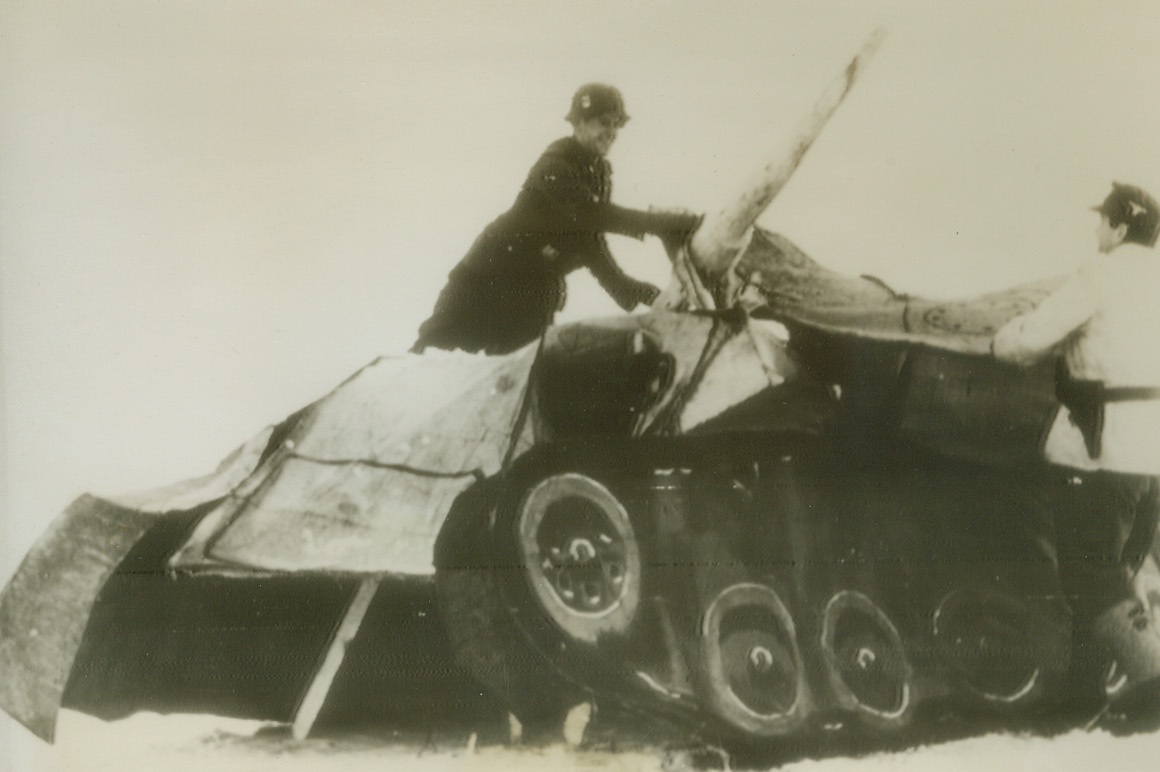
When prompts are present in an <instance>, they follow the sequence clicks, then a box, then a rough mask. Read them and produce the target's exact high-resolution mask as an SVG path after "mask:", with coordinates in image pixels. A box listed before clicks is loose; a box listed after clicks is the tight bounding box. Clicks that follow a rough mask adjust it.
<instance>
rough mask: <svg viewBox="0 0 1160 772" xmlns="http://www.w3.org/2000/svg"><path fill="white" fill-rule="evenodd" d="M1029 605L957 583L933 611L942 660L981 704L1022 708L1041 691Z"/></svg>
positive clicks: (1005, 707) (1041, 672)
mask: <svg viewBox="0 0 1160 772" xmlns="http://www.w3.org/2000/svg"><path fill="white" fill-rule="evenodd" d="M1034 624H1035V622H1034V620H1033V615H1032V614H1031V609H1030V608H1029V607H1028V605H1027V604H1026V603H1024V602H1023V601H1021V600H1020V599H1018V598H1016V597H1014V596H1011V595H1006V594H1003V593H999V592H994V591H988V590H976V589H959V590H955V591H953V592H951V593H948V594H947V595H946V597H944V598H943V600H942V602H941V603H939V606H938V608H937V609H936V610H935V613H934V617H933V629H934V638H935V642H936V645H937V647H938V650H939V653H940V655H941V656H942V659H943V661H944V662H945V663H946V664H947V666H948V667H949V668H950V670H951V672H952V673H953V674H954V675H955V677H956V679H957V680H958V681H959V682H960V683H961V684H962V685H963V686H964V687H965V688H966V689H967V691H968V692H969V693H970V694H971V695H973V696H974V697H975V698H976V700H977V701H978V702H980V703H981V704H983V705H985V706H987V707H990V708H993V709H995V710H999V711H1004V712H1005V711H1010V710H1021V709H1023V708H1026V707H1028V706H1030V705H1031V704H1033V703H1035V702H1036V701H1038V699H1039V698H1040V697H1041V696H1042V693H1043V682H1044V673H1043V668H1042V667H1041V663H1040V662H1039V661H1038V658H1037V656H1036V650H1037V648H1038V647H1037V646H1036V631H1035V630H1034V629H1033V625H1034Z"/></svg>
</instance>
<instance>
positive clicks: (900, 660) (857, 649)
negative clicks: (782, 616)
mask: <svg viewBox="0 0 1160 772" xmlns="http://www.w3.org/2000/svg"><path fill="white" fill-rule="evenodd" d="M822 652H823V654H824V655H825V660H826V665H827V667H828V669H829V675H830V683H831V685H832V686H833V687H834V691H835V692H836V693H837V695H838V698H839V700H840V701H841V702H842V703H843V704H844V705H845V706H846V708H847V709H852V710H854V711H855V712H856V713H857V714H858V715H859V716H860V717H862V718H863V719H866V720H868V721H870V722H871V723H873V724H876V725H878V726H887V727H889V726H893V725H901V724H903V723H904V722H905V720H906V718H907V716H908V715H909V711H910V706H911V680H912V677H913V672H912V670H911V667H910V663H909V661H908V659H907V657H906V651H905V649H904V648H903V646H902V639H901V637H900V636H899V635H898V630H897V629H896V628H895V627H894V624H893V623H892V622H891V621H890V619H889V617H887V616H886V614H885V613H884V612H883V611H882V609H880V608H879V607H878V606H877V605H875V603H874V602H873V601H872V600H870V599H869V598H868V597H866V596H865V595H863V594H862V593H860V592H854V591H844V592H839V593H837V594H836V595H834V596H833V597H832V598H830V600H829V602H828V603H827V604H826V609H825V612H824V613H823V616H822Z"/></svg>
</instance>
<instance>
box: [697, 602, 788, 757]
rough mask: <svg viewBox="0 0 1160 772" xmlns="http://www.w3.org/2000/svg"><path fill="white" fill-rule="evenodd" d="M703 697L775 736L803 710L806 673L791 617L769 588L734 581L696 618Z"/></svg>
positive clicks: (750, 729)
mask: <svg viewBox="0 0 1160 772" xmlns="http://www.w3.org/2000/svg"><path fill="white" fill-rule="evenodd" d="M700 633H701V666H702V671H703V679H702V680H703V685H702V690H703V694H702V697H703V698H704V699H705V701H706V702H707V703H708V704H709V706H710V708H711V709H712V710H713V712H714V713H715V714H716V715H717V716H718V717H720V718H722V719H724V720H725V721H726V722H727V723H729V724H730V725H732V726H733V727H735V728H737V729H741V730H743V731H744V732H746V733H749V734H753V735H757V736H762V737H776V736H780V735H784V734H787V733H789V732H791V731H792V730H794V729H795V728H796V727H797V726H798V725H799V724H800V723H801V719H802V715H803V713H804V710H803V706H804V702H805V677H804V676H805V673H804V668H803V667H802V661H801V654H800V652H799V650H798V646H797V641H796V637H795V636H796V633H795V630H794V624H793V619H792V618H791V617H790V614H789V611H787V610H786V608H785V605H784V604H783V603H782V602H781V599H780V598H779V597H778V595H777V593H776V592H774V591H773V590H772V589H771V588H769V587H766V586H764V585H759V584H735V585H732V586H730V587H728V588H726V589H725V590H723V591H722V592H721V593H719V594H718V595H717V596H716V597H715V598H714V599H713V601H712V602H711V603H710V604H709V607H708V609H707V610H706V612H705V615H704V617H703V618H702V623H701V631H700Z"/></svg>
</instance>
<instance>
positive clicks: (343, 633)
mask: <svg viewBox="0 0 1160 772" xmlns="http://www.w3.org/2000/svg"><path fill="white" fill-rule="evenodd" d="M378 589H379V580H378V578H376V577H371V578H368V579H364V580H363V581H362V583H361V584H359V588H358V591H357V592H356V593H355V594H354V597H353V598H352V599H351V601H350V605H349V606H347V609H346V613H345V614H344V615H343V617H342V621H341V622H340V623H339V625H338V628H337V629H336V630H335V631H334V638H333V639H332V640H331V642H330V646H329V648H327V650H326V656H325V658H324V659H323V660H322V664H321V665H320V666H319V668H318V672H317V673H315V674H314V678H313V679H312V680H311V682H310V686H309V687H308V688H307V689H306V693H305V694H304V695H303V697H302V702H301V703H299V705H298V709H297V710H296V711H295V712H294V723H293V724H292V726H291V734H293V736H294V739H295V740H302V739H304V738H305V737H306V735H308V734H309V733H310V729H311V727H313V726H314V721H315V719H317V718H318V712H319V711H320V710H322V705H323V703H324V702H325V701H326V695H327V694H328V693H329V692H330V687H331V684H333V683H334V677H335V676H336V675H338V669H339V667H341V666H342V661H343V659H345V657H346V646H347V644H348V643H350V642H351V640H353V639H354V637H355V635H356V634H357V633H358V630H359V627H360V626H361V625H362V621H363V618H364V617H365V616H366V613H367V609H369V608H370V605H371V600H373V599H374V597H375V592H376V591H377V590H378Z"/></svg>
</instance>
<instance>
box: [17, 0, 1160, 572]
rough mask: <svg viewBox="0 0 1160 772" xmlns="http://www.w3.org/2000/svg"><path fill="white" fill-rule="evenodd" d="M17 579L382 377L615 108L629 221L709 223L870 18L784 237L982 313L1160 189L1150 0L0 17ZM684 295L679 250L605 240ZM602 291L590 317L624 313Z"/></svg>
mask: <svg viewBox="0 0 1160 772" xmlns="http://www.w3.org/2000/svg"><path fill="white" fill-rule="evenodd" d="M0 18H2V24H3V26H2V32H0V223H2V227H0V293H2V294H0V301H2V302H0V335H2V339H0V340H2V347H0V352H2V355H3V359H2V365H3V382H2V386H3V399H4V401H3V408H4V410H3V416H2V418H3V440H4V445H3V452H4V454H5V455H4V457H3V465H2V466H0V469H2V470H3V471H4V473H5V475H4V479H3V482H4V484H5V487H4V490H3V504H4V505H5V509H4V512H3V519H2V520H0V525H3V528H4V530H2V531H0V535H3V539H2V541H3V543H4V555H3V560H4V562H3V566H4V569H5V570H4V571H3V575H4V576H7V575H8V573H10V571H11V570H12V568H13V567H14V565H15V562H16V561H17V560H18V559H19V557H20V556H21V555H23V553H24V552H25V550H26V549H27V547H28V544H29V543H30V542H31V540H32V539H34V538H35V537H36V536H37V535H38V534H39V533H40V532H41V531H42V530H43V527H44V525H45V523H46V522H47V520H48V519H49V518H51V517H52V516H53V515H55V513H56V512H58V511H59V510H60V509H61V508H62V507H63V506H65V505H66V504H67V503H68V501H70V500H71V499H72V498H73V497H75V496H76V495H77V494H79V493H81V492H82V491H85V490H92V491H98V492H117V491H122V490H127V489H135V488H140V487H150V486H154V485H159V484H163V483H167V482H171V481H175V480H178V479H183V478H185V477H189V476H193V475H197V474H201V473H204V472H206V471H208V470H209V469H211V468H212V467H213V466H214V465H216V463H217V461H218V460H219V459H220V458H222V457H223V456H224V455H225V454H226V453H227V452H229V451H230V450H231V449H232V448H234V447H235V446H236V445H238V444H239V443H240V442H241V441H243V440H244V439H246V438H247V437H249V436H251V435H252V434H254V433H256V432H257V431H259V430H260V429H261V428H262V427H263V426H265V425H267V424H269V423H271V422H274V421H277V420H279V419H281V418H282V417H284V416H285V415H287V414H288V413H290V412H292V411H293V410H296V409H297V408H299V407H300V406H302V405H303V404H305V403H307V402H309V401H311V400H313V399H315V398H317V397H318V396H321V395H322V394H323V393H325V392H326V391H328V390H329V389H330V388H332V387H333V386H334V385H336V384H337V383H338V382H339V381H341V380H342V379H343V378H345V377H346V376H348V375H349V374H350V373H351V372H353V371H354V370H355V369H356V368H358V367H360V366H361V365H363V364H365V363H367V362H369V361H370V360H371V359H373V358H374V357H376V356H377V355H380V354H385V353H395V352H400V351H403V350H405V348H406V347H407V346H408V345H409V344H410V342H411V340H412V339H413V335H414V330H415V328H416V326H417V325H418V323H419V322H420V321H421V320H422V319H423V318H424V317H425V315H426V314H427V313H428V311H429V310H430V307H431V304H432V302H433V301H434V298H435V295H436V293H437V292H438V289H439V287H440V286H441V284H442V281H443V277H444V276H445V274H446V272H447V271H448V270H449V269H450V268H451V267H452V266H453V265H454V263H455V262H456V261H457V260H458V259H459V257H460V256H461V255H462V254H463V252H464V251H465V250H466V248H467V247H468V246H469V244H470V243H471V241H472V239H473V238H474V236H475V234H476V233H477V232H478V231H479V229H480V228H481V227H482V226H483V225H485V224H486V223H487V222H488V221H489V220H490V219H491V218H492V217H494V216H495V215H497V214H498V213H500V212H501V211H503V210H504V209H505V208H506V207H507V206H508V205H509V203H510V202H511V200H512V198H513V197H514V195H515V193H516V190H517V189H518V186H519V184H520V182H521V181H522V179H523V176H524V174H525V173H526V171H527V169H528V167H529V165H530V164H531V163H532V162H533V161H534V160H535V158H536V157H537V156H538V154H539V153H540V151H541V150H542V149H543V147H544V146H545V145H546V144H547V143H548V142H550V141H551V140H553V139H555V138H556V137H558V136H561V135H563V134H565V133H566V132H567V130H568V126H567V125H566V124H565V122H564V121H563V115H564V113H565V112H566V110H567V107H568V101H569V99H570V96H571V94H572V92H573V90H574V89H575V88H576V86H578V85H579V84H580V83H582V82H585V81H589V80H606V81H609V82H612V83H615V84H617V85H618V86H620V88H621V89H622V90H623V92H624V94H625V96H626V99H627V103H628V110H629V112H630V113H631V114H632V116H633V119H632V121H631V123H629V125H628V127H627V128H626V129H625V130H624V131H623V132H622V134H621V138H620V141H619V143H618V144H617V146H616V147H615V148H614V149H613V152H612V156H611V159H612V161H613V163H614V166H615V167H616V185H617V187H616V192H615V196H616V198H617V199H618V200H619V202H620V203H623V204H627V205H634V206H647V205H649V204H656V205H682V206H688V207H691V208H694V209H698V210H705V209H716V208H718V207H719V206H721V205H722V204H723V203H724V202H725V200H726V199H727V197H728V196H729V194H730V193H731V192H732V191H733V190H735V189H737V187H738V186H739V185H740V183H741V182H742V181H743V180H744V179H745V177H746V176H747V175H748V174H749V173H751V171H752V170H754V169H756V168H757V167H758V166H759V165H760V164H762V163H764V162H765V161H766V160H768V159H769V158H771V157H774V156H775V155H777V154H779V153H780V151H781V150H782V148H783V145H784V143H785V141H786V139H787V138H788V137H789V136H791V135H792V132H793V130H794V128H795V127H796V125H797V124H798V122H799V121H800V120H801V119H802V118H803V116H804V115H805V114H806V112H807V111H808V110H809V108H810V107H811V105H812V104H813V102H814V100H815V99H816V98H817V96H818V95H819V94H820V93H821V91H822V90H823V89H824V88H825V86H826V85H827V83H829V81H830V80H831V79H832V78H833V77H834V76H835V75H837V74H838V73H839V72H840V71H841V70H842V68H843V67H844V66H845V64H846V62H847V60H848V59H849V57H851V56H852V55H853V54H854V53H855V52H856V51H857V50H858V48H859V47H860V46H861V45H862V43H863V41H864V40H865V39H866V38H867V36H868V35H869V34H870V33H871V31H872V30H873V29H875V28H876V27H878V26H882V27H885V28H886V29H887V32H888V36H887V38H886V40H885V42H884V44H883V46H882V48H881V50H880V52H879V54H878V56H877V58H876V59H875V60H874V61H873V62H872V63H871V65H870V67H869V69H868V70H867V71H866V73H865V77H864V79H863V80H861V81H860V82H859V83H858V85H857V86H856V88H855V90H854V91H853V93H852V94H851V95H850V97H849V98H848V100H847V102H846V104H845V105H843V107H842V108H841V110H840V111H839V112H838V114H837V115H836V117H835V118H834V120H833V121H832V122H831V124H830V126H828V127H827V129H826V131H825V133H824V134H823V135H822V137H821V139H820V140H819V141H818V142H817V144H816V145H815V146H814V148H813V149H812V151H811V152H810V154H809V155H808V156H807V158H806V160H805V162H804V163H803V165H802V166H801V168H800V169H799V171H798V173H797V175H796V176H795V178H794V179H793V180H792V181H791V183H790V185H789V186H788V187H787V188H786V190H785V191H784V192H783V194H782V195H781V197H780V198H779V199H778V200H777V201H775V202H774V204H773V206H772V208H771V209H770V211H769V212H768V213H767V214H766V215H765V217H764V218H763V220H762V222H763V224H765V225H766V226H768V227H771V228H773V229H776V230H779V231H781V232H783V233H785V234H786V235H788V236H789V237H791V238H792V239H794V240H795V241H797V242H798V243H799V244H800V245H801V246H802V247H803V248H805V249H806V250H807V251H808V252H809V253H810V254H812V255H813V256H814V257H815V258H816V259H818V260H820V261H822V262H823V263H826V264H828V265H830V266H832V267H835V268H838V269H842V270H849V271H854V272H859V273H873V274H876V275H878V276H880V277H882V278H884V279H886V280H887V281H889V282H890V283H892V284H893V285H895V286H896V287H897V288H899V289H902V290H907V291H912V292H927V293H932V294H942V295H969V294H972V293H975V292H980V291H983V290H986V289H992V288H995V287H998V286H1006V285H1009V284H1012V283H1015V282H1018V281H1022V280H1025V279H1030V278H1034V277H1038V276H1042V275H1046V274H1050V273H1058V272H1061V271H1064V270H1067V269H1068V268H1070V267H1071V266H1072V265H1074V264H1075V262H1076V261H1077V260H1079V259H1080V258H1081V257H1082V256H1084V255H1086V254H1087V253H1088V252H1090V250H1091V248H1092V245H1093V244H1094V236H1093V235H1092V234H1093V230H1094V227H1095V225H1096V221H1095V216H1094V215H1092V214H1091V213H1090V212H1088V211H1087V210H1086V207H1087V206H1089V205H1091V204H1093V203H1096V202H1098V201H1099V200H1100V199H1101V198H1102V197H1103V196H1104V194H1105V193H1106V192H1107V190H1108V189H1109V188H1110V183H1111V181H1112V180H1113V179H1119V180H1124V181H1132V182H1136V183H1138V184H1141V185H1143V186H1145V187H1148V188H1151V189H1152V190H1153V191H1154V192H1156V193H1160V154H1158V153H1157V152H1156V148H1157V140H1158V138H1160V109H1158V108H1157V105H1156V98H1157V96H1158V95H1160V67H1158V66H1157V65H1158V55H1157V44H1158V42H1160V4H1157V3H1155V2H1139V3H1127V2H1107V1H1106V0H1105V1H1102V2H1096V1H1095V0H1092V1H1091V2H1065V1H1064V0H1054V1H1052V2H1046V1H1044V2H1029V1H1021V2H1011V1H1010V0H1008V1H1007V2H992V3H987V2H938V3H927V2H877V3H876V2H843V3H837V2H834V3H824V2H797V3H789V2H765V1H762V2H756V1H755V2H712V3H710V2H697V3H693V2H623V1H622V0H621V1H618V2H606V1H605V2H601V1H595V2H585V3H575V2H568V3H557V2H514V1H511V0H509V1H507V2H495V1H494V0H489V2H487V3H468V2H449V1H448V0H441V1H439V2H416V3H413V4H403V3H396V2H392V3H382V2H371V1H370V0H346V1H345V2H317V3H308V2H292V1H288V0H276V1H275V0H269V1H264V2H254V1H253V0H246V1H245V2H239V1H238V0H229V2H226V1H224V0H205V1H203V2H198V3H158V2H153V1H151V0H114V1H111V2H103V3H91V2H83V1H82V0H67V1H66V0H60V1H57V0H18V1H14V0H0ZM613 249H614V251H615V252H616V253H617V254H618V256H619V257H620V260H621V263H622V264H623V265H624V267H625V268H626V269H627V270H628V271H629V272H631V273H634V274H636V275H638V276H640V277H642V278H648V279H651V280H653V281H655V282H657V283H661V284H663V283H664V281H665V280H666V278H667V276H668V266H667V261H665V259H664V257H663V253H662V251H661V248H660V246H659V244H657V242H656V241H655V240H652V241H648V242H645V243H644V244H637V243H635V242H631V241H627V240H623V239H615V240H614V242H613ZM615 312H616V308H615V306H613V305H612V304H611V302H610V301H608V300H607V299H606V298H604V297H603V296H602V295H601V294H600V293H599V292H598V291H595V290H594V289H593V283H592V282H591V281H590V280H588V279H587V278H586V277H584V276H578V277H577V280H576V281H574V282H572V289H571V297H570V301H569V307H568V309H567V311H566V318H577V317H581V316H588V315H594V314H607V313H615Z"/></svg>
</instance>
